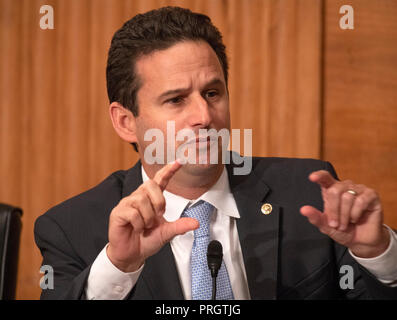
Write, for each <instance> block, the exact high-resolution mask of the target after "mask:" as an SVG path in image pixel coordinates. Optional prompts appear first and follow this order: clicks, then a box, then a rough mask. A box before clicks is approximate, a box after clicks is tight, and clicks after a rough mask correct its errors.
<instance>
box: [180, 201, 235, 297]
mask: <svg viewBox="0 0 397 320" xmlns="http://www.w3.org/2000/svg"><path fill="white" fill-rule="evenodd" d="M213 211H214V207H213V206H212V205H211V204H210V203H208V202H205V201H199V202H198V203H196V204H195V205H194V206H192V207H190V208H188V209H185V211H184V212H183V214H182V216H185V217H190V218H194V219H197V220H198V222H199V223H200V227H199V228H198V229H196V230H194V242H193V248H192V255H191V259H190V263H191V268H192V299H193V300H210V299H211V296H212V278H211V271H210V269H209V268H208V263H207V248H208V244H209V243H210V217H211V214H212V212H213ZM216 299H217V300H233V299H234V297H233V291H232V288H231V285H230V280H229V275H228V273H227V270H226V266H225V263H224V262H223V261H222V265H221V268H220V269H219V272H218V277H217V280H216Z"/></svg>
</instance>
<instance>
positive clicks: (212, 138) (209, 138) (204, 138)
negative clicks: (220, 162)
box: [184, 136, 217, 144]
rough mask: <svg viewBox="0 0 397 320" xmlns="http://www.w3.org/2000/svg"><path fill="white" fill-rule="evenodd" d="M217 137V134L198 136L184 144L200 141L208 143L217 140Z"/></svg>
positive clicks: (198, 142)
mask: <svg viewBox="0 0 397 320" xmlns="http://www.w3.org/2000/svg"><path fill="white" fill-rule="evenodd" d="M216 139H217V137H216V136H205V137H197V138H196V139H191V140H189V141H187V142H185V143H184V144H193V143H196V144H200V143H206V142H207V143H208V142H210V141H215V140H216Z"/></svg>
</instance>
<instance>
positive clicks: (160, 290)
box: [122, 161, 184, 300]
mask: <svg viewBox="0 0 397 320" xmlns="http://www.w3.org/2000/svg"><path fill="white" fill-rule="evenodd" d="M141 184H142V172H141V162H140V161H138V163H137V164H136V165H135V166H134V167H133V168H131V169H130V170H129V171H128V173H127V175H126V178H125V180H124V186H123V194H122V197H123V198H124V197H126V196H128V195H129V194H131V193H132V192H133V191H135V190H136V189H137V188H138V187H139V186H140V185H141ZM139 281H143V283H144V284H145V286H146V288H143V287H142V286H141V285H138V284H137V288H136V289H137V290H136V291H135V293H134V297H138V298H139V299H156V300H160V299H177V300H180V299H184V297H183V293H182V288H181V284H180V280H179V277H178V272H177V269H176V264H175V260H174V255H173V254H172V250H171V246H170V244H169V243H167V244H166V245H164V246H163V247H162V248H161V249H160V251H159V252H158V253H157V254H155V255H153V256H151V257H150V258H148V259H147V260H146V261H145V266H144V268H143V271H142V274H141V277H140V279H139ZM146 289H148V291H149V293H148V291H147V290H146ZM139 290H142V292H139ZM147 294H150V296H147Z"/></svg>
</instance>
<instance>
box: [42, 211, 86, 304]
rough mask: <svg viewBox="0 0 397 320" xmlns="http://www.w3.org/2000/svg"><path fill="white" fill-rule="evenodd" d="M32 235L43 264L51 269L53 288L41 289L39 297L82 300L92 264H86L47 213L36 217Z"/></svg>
mask: <svg viewBox="0 0 397 320" xmlns="http://www.w3.org/2000/svg"><path fill="white" fill-rule="evenodd" d="M34 235H35V241H36V244H37V246H38V247H39V249H40V251H41V254H42V256H43V262H42V265H47V266H50V267H51V268H52V270H53V275H54V279H53V288H51V287H50V286H48V288H47V289H43V286H42V292H41V296H40V298H41V299H50V300H55V299H67V300H78V299H84V298H85V297H84V291H85V290H84V289H85V284H86V282H87V279H88V275H89V272H90V268H91V265H86V264H85V263H84V261H82V260H81V259H80V258H79V256H78V255H77V254H76V252H75V250H74V249H73V247H72V245H71V244H70V242H69V240H68V238H67V236H66V234H65V233H64V231H63V230H62V228H61V227H60V226H59V224H58V223H57V222H56V221H55V220H53V219H52V218H51V217H49V216H48V215H43V216H41V217H39V218H38V219H37V220H36V223H35V227H34Z"/></svg>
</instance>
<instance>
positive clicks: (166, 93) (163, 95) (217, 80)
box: [158, 78, 224, 100]
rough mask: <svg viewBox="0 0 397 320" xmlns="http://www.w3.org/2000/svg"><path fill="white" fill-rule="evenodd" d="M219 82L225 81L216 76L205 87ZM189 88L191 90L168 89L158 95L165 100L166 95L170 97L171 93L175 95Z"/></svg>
mask: <svg viewBox="0 0 397 320" xmlns="http://www.w3.org/2000/svg"><path fill="white" fill-rule="evenodd" d="M219 84H222V85H223V84H224V83H223V81H222V80H221V79H219V78H215V79H212V80H211V81H209V82H208V83H207V84H206V85H205V87H206V88H207V87H210V86H213V85H219ZM188 90H189V88H178V89H172V90H167V91H165V92H163V93H162V94H161V95H160V96H159V97H158V99H159V100H163V99H164V98H166V97H168V96H171V95H174V94H180V93H182V92H186V91H188Z"/></svg>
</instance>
